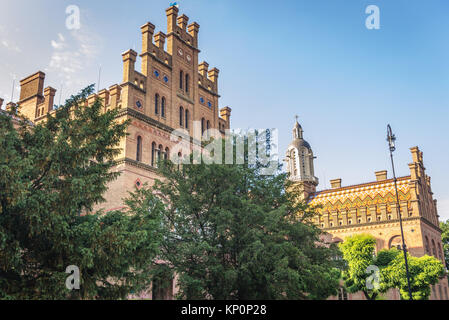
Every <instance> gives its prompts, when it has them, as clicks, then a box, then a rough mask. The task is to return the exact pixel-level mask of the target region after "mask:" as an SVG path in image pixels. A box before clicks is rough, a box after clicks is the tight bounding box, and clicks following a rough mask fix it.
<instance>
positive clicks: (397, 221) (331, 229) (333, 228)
mask: <svg viewBox="0 0 449 320" xmlns="http://www.w3.org/2000/svg"><path fill="white" fill-rule="evenodd" d="M421 219H422V217H408V218H403V219H402V222H407V221H415V220H421ZM390 223H399V219H392V220H385V221H374V222H366V223H356V224H349V225H345V226H337V227H331V228H322V230H323V231H326V232H330V231H337V230H342V229H354V228H359V227H362V228H363V227H370V226H371V227H373V226H378V225H385V224H390ZM434 227H435V226H434Z"/></svg>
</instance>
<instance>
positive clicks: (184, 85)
mask: <svg viewBox="0 0 449 320" xmlns="http://www.w3.org/2000/svg"><path fill="white" fill-rule="evenodd" d="M166 15H167V33H166V34H165V33H163V32H157V33H156V34H155V26H154V25H153V24H152V23H150V22H148V23H146V24H145V25H143V26H142V27H141V34H142V52H141V53H140V55H139V56H140V58H141V62H142V65H141V71H137V70H136V65H135V64H136V61H137V55H138V53H137V52H135V51H134V50H128V51H126V52H125V53H123V54H122V58H123V80H122V82H121V83H120V84H114V85H112V86H110V87H109V88H108V89H103V90H100V91H99V92H98V94H95V95H92V96H90V97H89V99H88V103H93V102H94V101H95V99H96V98H97V97H100V98H101V99H103V101H104V107H105V110H108V109H113V108H118V109H120V114H119V118H118V119H117V120H118V121H125V120H128V119H130V120H131V125H130V126H129V128H128V136H127V137H126V138H123V139H122V141H121V142H120V147H121V149H122V151H121V153H120V155H119V156H118V157H117V159H116V160H117V163H118V164H117V166H116V167H115V169H114V170H116V171H119V172H121V175H120V177H119V178H118V179H117V180H116V181H114V182H112V183H110V185H109V191H108V192H107V193H106V194H105V198H106V203H104V204H102V205H101V206H100V207H101V208H104V209H106V210H115V209H120V208H122V207H123V201H122V199H123V198H124V197H126V196H127V194H128V193H127V192H128V191H131V190H133V189H134V187H135V186H138V187H139V186H141V185H142V184H144V183H149V185H151V184H152V183H153V181H154V180H155V178H157V172H156V165H157V160H158V159H159V158H160V157H165V158H166V157H170V158H171V155H173V154H175V155H176V156H178V155H179V156H183V154H182V152H181V149H182V148H181V145H182V143H178V141H171V139H170V135H171V133H172V132H173V131H174V130H178V131H180V130H181V131H182V132H180V136H183V143H184V144H187V146H185V145H184V150H186V149H185V148H187V150H189V149H190V150H195V148H199V146H200V140H201V133H202V132H204V131H206V130H207V129H216V130H218V131H219V132H221V133H224V131H225V130H226V129H229V127H230V119H231V109H230V108H229V107H225V108H222V109H219V98H220V96H219V94H218V75H219V70H218V69H217V68H209V64H208V63H207V62H201V63H200V62H199V61H198V55H199V53H200V50H199V48H198V34H199V28H200V26H199V25H198V24H197V23H196V22H193V23H191V24H189V18H188V17H187V16H186V15H181V16H178V8H177V7H176V6H171V7H170V8H168V9H167V10H166ZM44 80H45V74H44V73H43V72H37V73H35V74H33V75H31V76H29V77H27V78H25V79H23V80H22V81H20V101H19V102H18V103H19V105H20V110H19V111H20V113H22V114H23V115H25V116H26V117H27V118H28V119H30V120H31V121H32V122H34V123H38V122H39V121H43V120H45V117H46V115H47V113H51V112H53V108H54V97H55V94H56V90H55V89H53V88H51V87H46V88H44ZM195 129H196V130H195Z"/></svg>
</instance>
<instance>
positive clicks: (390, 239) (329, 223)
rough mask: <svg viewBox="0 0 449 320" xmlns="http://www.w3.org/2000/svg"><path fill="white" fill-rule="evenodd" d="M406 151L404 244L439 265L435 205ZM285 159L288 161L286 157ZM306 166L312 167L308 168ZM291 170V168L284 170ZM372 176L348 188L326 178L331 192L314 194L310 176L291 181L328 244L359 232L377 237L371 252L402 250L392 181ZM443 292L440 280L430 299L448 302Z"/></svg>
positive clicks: (417, 156)
mask: <svg viewBox="0 0 449 320" xmlns="http://www.w3.org/2000/svg"><path fill="white" fill-rule="evenodd" d="M295 127H296V126H295ZM304 144H307V146H308V149H309V150H310V153H312V151H311V148H310V146H309V144H308V143H300V144H299V145H304ZM292 145H295V143H292ZM292 145H291V146H292ZM296 145H298V143H296ZM291 146H290V147H289V149H288V151H287V157H288V156H289V155H291V152H292V147H291ZM410 150H411V154H412V163H410V164H409V165H408V166H409V169H410V175H409V176H406V177H400V178H398V179H397V185H398V195H399V203H400V212H401V217H402V220H403V228H404V236H405V243H406V246H407V248H408V250H409V252H410V254H411V255H414V256H417V257H420V256H423V255H426V254H427V255H433V256H434V257H436V258H438V259H440V260H441V261H442V262H443V264H444V261H445V260H444V252H443V250H442V247H443V245H442V240H441V230H440V228H439V220H438V213H437V205H436V200H434V199H433V193H432V189H431V183H430V177H429V176H427V175H426V172H425V167H424V162H423V153H422V152H421V151H420V150H419V148H418V147H413V148H411V149H410ZM288 159H289V161H290V162H291V158H288ZM295 160H296V161H297V162H298V166H299V167H302V166H303V165H302V164H301V161H302V159H301V158H300V157H298V158H297V159H295ZM310 166H311V167H312V168H313V165H310ZM290 168H292V166H291V165H290V166H289V171H291V169H290ZM312 175H313V172H312ZM375 175H376V181H374V182H369V183H364V184H359V185H353V186H347V187H342V185H341V179H334V180H331V186H332V188H331V189H329V190H323V191H318V192H316V185H317V184H316V182H315V181H316V180H311V179H310V176H309V177H308V176H307V175H306V176H305V178H301V177H299V178H296V179H295V178H293V181H294V182H295V184H294V186H293V188H296V189H297V190H298V191H299V192H300V193H301V199H302V200H306V201H307V202H308V204H309V205H310V206H312V207H315V208H316V209H317V211H318V213H319V215H318V216H317V217H315V220H314V223H315V224H316V225H318V226H320V227H321V228H322V229H323V230H324V231H326V232H327V234H328V237H329V240H330V241H333V242H341V241H344V239H345V238H347V237H349V236H352V235H354V234H361V233H364V234H371V235H372V236H374V237H375V238H376V240H377V246H376V251H379V250H382V249H389V248H391V247H393V246H396V247H397V246H402V240H401V236H400V235H401V232H400V225H399V216H398V213H397V212H398V210H397V206H396V192H395V189H394V180H393V179H387V171H380V172H376V173H375ZM291 176H292V172H291ZM293 176H294V174H293ZM448 294H449V287H448V281H447V278H446V277H444V279H441V281H440V282H439V283H438V284H437V285H435V286H432V295H431V297H430V298H431V299H433V300H448ZM342 297H347V298H348V299H363V298H364V297H363V295H362V294H359V293H357V294H344V293H343V292H342V293H341V295H340V298H342ZM387 297H388V298H389V299H399V293H398V291H397V290H391V291H390V292H389V293H388V294H387ZM337 298H338V297H334V299H337Z"/></svg>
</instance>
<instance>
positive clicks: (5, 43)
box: [1, 39, 22, 53]
mask: <svg viewBox="0 0 449 320" xmlns="http://www.w3.org/2000/svg"><path fill="white" fill-rule="evenodd" d="M1 44H2V46H3V47H5V48H6V49H8V50H10V51H14V52H18V53H20V52H22V49H20V48H19V47H18V46H17V45H16V44H15V43H13V42H11V40H6V39H3V40H2V42H1Z"/></svg>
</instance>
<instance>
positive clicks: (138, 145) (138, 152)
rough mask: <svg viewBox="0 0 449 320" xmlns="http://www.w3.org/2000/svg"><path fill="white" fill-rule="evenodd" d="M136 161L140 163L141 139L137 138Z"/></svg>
mask: <svg viewBox="0 0 449 320" xmlns="http://www.w3.org/2000/svg"><path fill="white" fill-rule="evenodd" d="M136 161H139V162H140V161H142V137H141V136H138V137H137V151H136Z"/></svg>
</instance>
